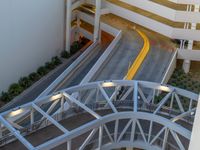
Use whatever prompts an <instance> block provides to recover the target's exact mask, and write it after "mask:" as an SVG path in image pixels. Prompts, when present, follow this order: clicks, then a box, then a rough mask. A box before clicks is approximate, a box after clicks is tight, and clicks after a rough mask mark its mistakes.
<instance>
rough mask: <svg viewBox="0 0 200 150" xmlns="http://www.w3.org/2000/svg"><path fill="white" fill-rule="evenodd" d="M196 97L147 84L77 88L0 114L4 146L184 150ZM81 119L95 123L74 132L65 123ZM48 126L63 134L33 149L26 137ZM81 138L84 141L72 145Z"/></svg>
mask: <svg viewBox="0 0 200 150" xmlns="http://www.w3.org/2000/svg"><path fill="white" fill-rule="evenodd" d="M198 97H199V95H197V94H195V93H192V92H189V91H186V90H183V89H179V88H176V87H172V86H167V85H161V84H158V83H152V82H145V81H125V80H120V81H99V82H94V83H87V84H84V85H79V86H74V87H71V88H67V89H65V90H62V91H59V92H57V93H54V94H52V95H49V96H45V97H42V98H40V99H38V100H37V101H33V102H31V103H27V104H25V105H23V106H20V107H18V108H15V109H12V110H9V111H6V112H3V113H1V114H0V127H1V134H0V140H1V141H4V142H2V143H1V145H5V144H8V143H10V142H12V141H13V140H16V139H18V140H19V141H20V142H21V143H23V144H24V146H25V147H26V148H28V149H31V150H33V149H37V150H39V149H41V150H44V149H52V148H56V147H57V146H60V145H62V144H64V143H66V148H67V149H68V150H70V149H79V150H83V149H98V150H100V149H113V148H120V147H136V148H141V149H152V150H154V149H172V150H173V149H175V150H177V149H180V150H184V149H187V148H188V143H189V141H190V137H191V127H192V124H193V120H194V114H195V111H196V107H197V100H198ZM66 105H67V107H65V106H66ZM24 114H26V116H25V117H24ZM81 114H86V115H88V116H91V117H92V118H93V119H92V120H88V122H86V123H85V124H80V125H79V126H76V127H75V128H74V129H73V130H71V129H68V128H67V127H66V126H65V125H63V124H62V123H61V121H65V120H67V119H69V118H70V117H77V116H78V115H81ZM13 120H17V121H13ZM85 120H87V117H86V118H85ZM49 125H53V126H55V127H57V128H58V130H60V131H61V133H62V134H61V135H59V136H57V137H55V138H53V139H51V140H47V141H46V142H44V143H42V144H38V145H35V146H33V144H32V143H31V142H30V141H28V140H27V138H26V135H31V133H33V132H35V133H37V131H38V130H39V129H42V128H48V126H49ZM83 135H84V136H83ZM77 138H78V139H82V140H79V142H78V144H73V143H74V142H73V141H74V140H76V139H77ZM10 144H12V143H10ZM66 148H65V149H66Z"/></svg>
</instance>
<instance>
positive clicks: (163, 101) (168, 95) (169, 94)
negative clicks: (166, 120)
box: [153, 92, 172, 114]
mask: <svg viewBox="0 0 200 150" xmlns="http://www.w3.org/2000/svg"><path fill="white" fill-rule="evenodd" d="M171 95H172V92H170V93H168V94H167V95H166V96H165V97H164V98H163V99H162V100H161V101H160V103H159V104H158V107H157V108H156V110H155V111H154V112H153V113H154V114H156V113H157V112H158V111H159V110H160V109H161V108H162V106H163V105H164V104H165V103H166V102H167V100H168V99H169V97H170V96H171Z"/></svg>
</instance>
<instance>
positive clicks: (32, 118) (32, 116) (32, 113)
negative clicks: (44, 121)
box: [30, 108, 34, 125]
mask: <svg viewBox="0 0 200 150" xmlns="http://www.w3.org/2000/svg"><path fill="white" fill-rule="evenodd" d="M30 117H31V125H33V124H34V109H33V108H32V109H31V115H30Z"/></svg>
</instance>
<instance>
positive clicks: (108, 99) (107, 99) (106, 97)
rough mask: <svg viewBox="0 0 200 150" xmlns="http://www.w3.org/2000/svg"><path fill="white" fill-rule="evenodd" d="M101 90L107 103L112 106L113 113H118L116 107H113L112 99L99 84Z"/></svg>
mask: <svg viewBox="0 0 200 150" xmlns="http://www.w3.org/2000/svg"><path fill="white" fill-rule="evenodd" d="M99 89H100V91H101V93H102V95H103V96H104V98H105V99H106V101H107V103H108V104H109V105H110V107H111V109H112V110H113V112H115V113H117V112H118V111H117V109H116V108H115V106H114V105H113V103H112V101H111V98H109V97H108V95H107V94H106V92H105V90H104V89H103V88H102V86H101V85H100V84H99Z"/></svg>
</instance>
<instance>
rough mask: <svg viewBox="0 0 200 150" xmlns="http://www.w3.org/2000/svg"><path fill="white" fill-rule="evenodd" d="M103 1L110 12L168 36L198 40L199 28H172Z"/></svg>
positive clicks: (199, 38)
mask: <svg viewBox="0 0 200 150" xmlns="http://www.w3.org/2000/svg"><path fill="white" fill-rule="evenodd" d="M105 3H106V7H107V8H108V9H109V10H110V13H113V14H115V15H118V16H120V17H122V18H125V19H127V20H129V21H132V22H135V23H137V24H139V25H141V26H144V27H146V28H148V29H150V30H153V31H155V32H157V33H160V34H162V35H165V36H167V37H169V38H172V39H186V40H195V41H200V36H199V35H200V30H190V29H181V28H173V27H171V26H169V25H167V24H164V23H161V22H158V21H156V20H153V19H151V18H148V17H146V16H143V15H140V14H138V13H135V12H133V11H130V10H128V9H125V8H123V7H120V6H118V5H115V4H113V3H110V2H109V1H105Z"/></svg>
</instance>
